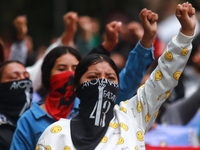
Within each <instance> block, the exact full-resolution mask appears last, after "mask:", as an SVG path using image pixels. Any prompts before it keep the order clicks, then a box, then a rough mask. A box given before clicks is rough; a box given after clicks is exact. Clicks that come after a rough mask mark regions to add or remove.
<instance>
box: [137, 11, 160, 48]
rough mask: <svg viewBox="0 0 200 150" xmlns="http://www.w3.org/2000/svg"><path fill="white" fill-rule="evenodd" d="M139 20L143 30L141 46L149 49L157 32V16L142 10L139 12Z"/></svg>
mask: <svg viewBox="0 0 200 150" xmlns="http://www.w3.org/2000/svg"><path fill="white" fill-rule="evenodd" d="M139 18H140V20H141V22H142V26H143V28H144V35H143V37H142V40H141V45H142V46H144V47H146V48H151V45H152V42H153V39H154V36H155V34H156V31H157V20H158V15H157V14H156V13H153V12H152V11H151V10H147V9H146V8H144V9H143V10H142V11H141V12H140V14H139Z"/></svg>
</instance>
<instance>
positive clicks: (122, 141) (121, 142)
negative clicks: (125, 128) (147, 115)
mask: <svg viewBox="0 0 200 150" xmlns="http://www.w3.org/2000/svg"><path fill="white" fill-rule="evenodd" d="M123 143H124V139H123V138H122V137H120V138H119V141H118V142H117V145H120V144H123Z"/></svg>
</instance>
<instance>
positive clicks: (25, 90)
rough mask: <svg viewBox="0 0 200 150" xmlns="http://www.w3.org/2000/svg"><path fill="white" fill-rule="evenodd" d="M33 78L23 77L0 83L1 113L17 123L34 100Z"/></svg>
mask: <svg viewBox="0 0 200 150" xmlns="http://www.w3.org/2000/svg"><path fill="white" fill-rule="evenodd" d="M32 93H33V86H32V82H31V80H28V79H23V80H17V81H10V82H5V83H1V84H0V113H1V114H3V115H4V116H5V117H6V118H7V119H8V120H9V121H11V122H12V123H13V124H16V122H17V120H18V119H19V117H20V116H21V115H22V114H23V113H24V111H25V110H27V109H28V108H29V107H30V105H31V101H32Z"/></svg>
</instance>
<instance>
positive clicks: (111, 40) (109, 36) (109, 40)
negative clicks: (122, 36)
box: [102, 21, 122, 52]
mask: <svg viewBox="0 0 200 150" xmlns="http://www.w3.org/2000/svg"><path fill="white" fill-rule="evenodd" d="M121 27H122V23H121V22H117V21H112V22H111V23H109V24H107V25H106V39H105V41H104V42H103V43H102V45H103V47H104V48H105V49H106V50H107V51H109V52H110V51H112V50H113V48H114V47H115V45H116V44H117V43H118V36H119V33H120V30H121Z"/></svg>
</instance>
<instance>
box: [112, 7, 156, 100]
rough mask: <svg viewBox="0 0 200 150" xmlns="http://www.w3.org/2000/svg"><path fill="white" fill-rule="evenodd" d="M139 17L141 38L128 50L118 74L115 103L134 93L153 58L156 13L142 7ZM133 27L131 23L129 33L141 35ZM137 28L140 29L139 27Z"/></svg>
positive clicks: (128, 97)
mask: <svg viewBox="0 0 200 150" xmlns="http://www.w3.org/2000/svg"><path fill="white" fill-rule="evenodd" d="M139 17H140V19H141V22H142V26H143V29H144V34H143V35H142V39H141V40H140V41H139V42H138V43H137V44H136V46H135V48H134V49H133V50H132V51H131V52H130V54H129V57H128V60H127V62H126V66H125V68H124V69H123V70H122V71H121V72H120V74H119V77H120V90H119V93H118V97H117V100H116V102H115V103H116V104H119V103H120V101H122V100H127V99H130V98H131V97H132V96H133V95H134V94H135V92H136V90H137V87H138V86H139V85H140V83H141V81H142V78H143V76H144V74H145V72H146V70H147V69H148V68H149V66H150V65H151V63H152V62H153V60H154V57H153V50H154V48H153V45H152V42H153V39H154V36H155V34H156V30H157V20H158V15H157V14H155V13H152V12H151V11H150V10H147V9H144V10H143V11H142V12H141V13H140V15H139ZM134 28H135V26H133V24H130V25H129V29H130V33H131V35H132V36H136V35H137V34H138V36H137V37H138V38H139V37H141V33H140V32H139V33H136V30H135V29H134ZM139 30H141V29H140V28H139ZM141 32H142V30H141ZM135 34H136V35H135Z"/></svg>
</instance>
